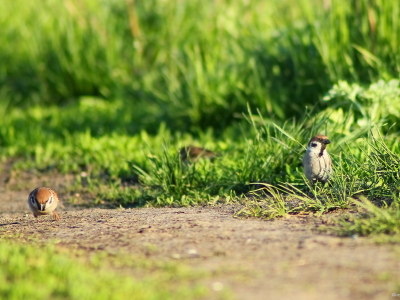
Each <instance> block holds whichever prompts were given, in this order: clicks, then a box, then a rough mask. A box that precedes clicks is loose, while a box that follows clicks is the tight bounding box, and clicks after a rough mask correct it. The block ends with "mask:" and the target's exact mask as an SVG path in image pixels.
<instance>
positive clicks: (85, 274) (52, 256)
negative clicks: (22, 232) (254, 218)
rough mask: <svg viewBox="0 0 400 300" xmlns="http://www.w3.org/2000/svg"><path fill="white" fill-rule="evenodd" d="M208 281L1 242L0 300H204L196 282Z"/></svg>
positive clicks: (176, 271)
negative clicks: (131, 272)
mask: <svg viewBox="0 0 400 300" xmlns="http://www.w3.org/2000/svg"><path fill="white" fill-rule="evenodd" d="M118 266H119V267H118ZM121 267H123V268H124V269H122V271H121ZM123 270H125V271H123ZM132 270H133V271H134V272H136V274H137V273H138V272H139V273H141V274H142V275H141V276H139V277H137V275H136V276H133V275H129V271H132ZM207 276H209V275H208V274H205V273H204V274H203V273H201V272H199V271H196V272H194V271H193V270H190V269H188V268H187V267H185V266H181V265H178V264H176V263H161V262H159V263H155V262H150V261H148V260H146V259H143V258H141V259H138V260H137V261H135V259H133V258H129V260H128V261H126V260H124V259H123V260H122V261H121V259H117V258H113V259H110V258H108V257H107V255H101V254H99V255H95V256H93V257H92V258H91V259H89V260H88V259H84V258H83V257H78V258H76V257H73V256H71V255H67V254H65V253H59V251H56V250H55V249H54V248H53V247H51V246H41V247H39V246H28V245H17V244H11V243H9V242H6V241H1V242H0V298H1V299H10V300H12V299H96V300H98V299H130V298H134V299H146V300H147V299H176V298H179V299H199V298H203V299H204V297H206V295H207V293H208V289H207V287H205V286H204V285H203V286H202V285H200V284H198V283H197V281H198V280H200V279H202V278H207Z"/></svg>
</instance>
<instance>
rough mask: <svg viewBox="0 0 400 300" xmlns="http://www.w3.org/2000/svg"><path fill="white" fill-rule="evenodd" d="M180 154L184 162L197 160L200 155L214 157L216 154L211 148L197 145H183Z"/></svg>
mask: <svg viewBox="0 0 400 300" xmlns="http://www.w3.org/2000/svg"><path fill="white" fill-rule="evenodd" d="M179 155H180V157H181V159H182V161H184V162H186V161H196V160H197V159H198V158H200V157H203V158H209V159H213V158H214V157H215V156H216V154H215V153H214V152H212V151H210V150H207V149H204V148H201V147H195V146H187V147H183V148H182V149H181V150H180V151H179Z"/></svg>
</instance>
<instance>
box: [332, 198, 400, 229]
mask: <svg viewBox="0 0 400 300" xmlns="http://www.w3.org/2000/svg"><path fill="white" fill-rule="evenodd" d="M354 203H355V204H356V205H357V206H359V208H360V210H361V212H360V214H358V215H356V216H350V215H346V216H344V217H342V218H341V219H339V220H338V222H337V223H338V227H337V228H335V231H336V232H337V233H338V234H339V235H343V236H351V235H360V236H368V235H379V234H390V235H394V234H397V236H398V234H399V233H400V203H399V201H398V198H395V200H394V201H393V203H391V204H390V205H387V204H386V205H385V206H384V207H382V208H380V207H377V206H376V205H375V204H373V203H372V202H371V201H369V200H368V199H366V198H365V197H362V198H361V201H354Z"/></svg>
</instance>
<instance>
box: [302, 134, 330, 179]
mask: <svg viewBox="0 0 400 300" xmlns="http://www.w3.org/2000/svg"><path fill="white" fill-rule="evenodd" d="M330 143H331V142H330V141H329V140H328V138H327V137H326V136H325V135H316V136H314V137H313V138H311V140H310V142H309V143H308V146H307V151H306V154H305V155H304V157H303V167H304V174H305V175H306V177H307V178H308V180H310V182H311V183H312V184H315V183H316V182H317V181H320V182H322V183H326V182H327V181H328V180H329V177H330V175H331V174H332V160H331V157H330V156H329V154H328V152H327V151H326V146H327V145H328V144H330Z"/></svg>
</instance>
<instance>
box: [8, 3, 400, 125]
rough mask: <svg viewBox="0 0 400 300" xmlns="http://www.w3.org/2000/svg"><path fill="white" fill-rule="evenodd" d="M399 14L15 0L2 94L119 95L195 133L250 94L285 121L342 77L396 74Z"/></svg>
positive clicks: (300, 6) (229, 115)
mask: <svg viewBox="0 0 400 300" xmlns="http://www.w3.org/2000/svg"><path fill="white" fill-rule="evenodd" d="M328 3H329V5H327V4H328ZM399 15H400V10H399V8H398V6H397V4H396V3H395V2H393V1H382V0H380V1H374V2H368V1H356V2H354V1H353V2H349V1H346V0H331V1H325V2H323V1H319V0H312V1H299V2H293V1H290V0H285V1H268V2H265V1H261V0H250V1H229V0H223V1H206V3H204V1H200V0H195V1H188V2H182V1H162V0H149V1H140V2H138V1H136V2H133V1H124V0H113V1H94V0H82V1H72V0H65V1H57V0H44V1H41V2H40V5H39V4H38V3H37V2H30V3H26V1H23V0H16V1H12V2H7V3H4V4H3V5H2V9H1V12H0V26H1V28H2V29H3V30H2V34H1V35H0V65H1V66H2V67H1V68H0V87H1V88H0V98H1V99H2V101H6V102H8V103H9V105H10V106H15V105H25V106H26V105H30V104H44V105H49V104H65V103H67V102H74V101H77V100H78V99H79V98H80V97H82V96H90V97H97V98H104V99H107V100H117V99H120V100H122V102H123V105H124V106H125V107H126V109H130V108H132V107H134V108H133V109H130V112H131V113H134V112H135V111H136V112H137V111H138V107H140V110H141V111H142V112H143V113H142V114H141V116H142V119H146V118H147V117H149V118H150V120H146V121H145V122H147V121H150V123H151V122H152V121H153V120H151V119H155V120H156V122H155V123H160V122H162V121H164V122H165V123H166V124H167V125H168V127H169V128H174V130H175V129H180V128H184V129H185V131H187V130H189V131H191V132H196V131H197V130H204V129H206V128H208V127H213V128H214V129H215V130H216V131H221V130H223V128H224V127H225V126H227V125H228V124H232V122H235V115H237V114H241V113H242V112H243V111H245V110H246V107H247V104H248V103H249V104H250V106H251V108H252V109H254V111H253V112H255V109H256V108H258V109H259V110H260V111H261V113H262V114H263V115H264V116H267V117H268V118H273V119H275V120H279V121H284V120H286V119H287V118H290V117H292V116H297V117H298V116H300V115H302V114H303V113H304V107H306V106H315V105H316V104H317V103H319V102H320V100H321V98H322V96H323V95H324V94H325V93H326V91H327V90H328V89H329V88H331V86H332V85H333V84H334V83H336V82H338V81H339V80H345V81H347V82H350V83H358V84H361V85H363V84H369V83H372V82H374V81H377V80H378V79H384V80H389V79H392V78H397V77H398V75H399V72H398V70H399V66H400V61H399V56H398V46H397V45H398V41H399V38H400V30H399V29H400V27H399V24H400V23H399V21H398V20H399ZM322 105H323V106H325V104H324V103H322ZM143 106H148V107H147V108H144V107H143ZM148 110H150V111H152V113H151V114H147V113H145V112H147V111H148ZM135 115H137V114H135ZM135 115H133V116H132V118H131V121H133V122H132V123H135V125H138V124H140V126H138V127H139V128H142V127H141V126H142V125H143V124H142V123H141V122H139V121H138V120H136V119H135ZM153 124H154V122H153ZM133 126H134V125H133ZM151 127H152V126H149V127H148V128H146V129H150V128H151ZM157 127H158V126H156V128H154V127H152V128H151V129H152V130H156V129H157Z"/></svg>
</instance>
